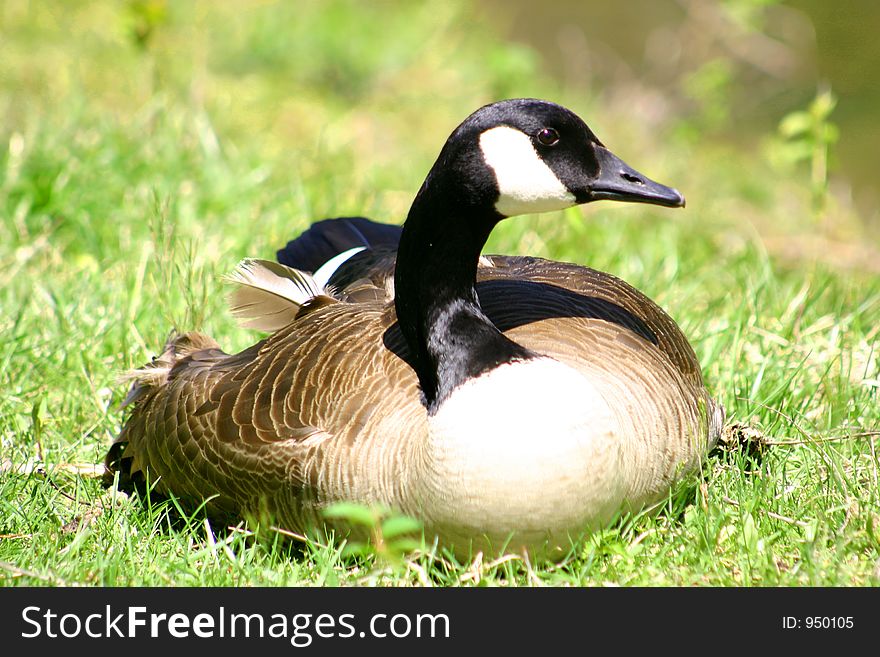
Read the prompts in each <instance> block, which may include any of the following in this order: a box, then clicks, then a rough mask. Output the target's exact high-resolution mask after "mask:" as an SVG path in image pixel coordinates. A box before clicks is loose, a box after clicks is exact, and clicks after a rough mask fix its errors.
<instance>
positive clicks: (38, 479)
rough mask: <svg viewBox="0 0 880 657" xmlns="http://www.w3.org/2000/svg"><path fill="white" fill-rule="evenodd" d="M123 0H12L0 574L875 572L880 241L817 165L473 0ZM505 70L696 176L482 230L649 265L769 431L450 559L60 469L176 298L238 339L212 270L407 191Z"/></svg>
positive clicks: (327, 576)
mask: <svg viewBox="0 0 880 657" xmlns="http://www.w3.org/2000/svg"><path fill="white" fill-rule="evenodd" d="M140 4H142V3H140ZM140 4H139V3H128V4H123V3H109V2H108V3H89V4H88V7H86V6H82V7H80V6H79V5H78V4H77V3H51V2H50V3H27V2H14V1H10V2H7V3H4V5H3V7H2V9H0V12H2V17H0V18H2V22H0V25H2V33H0V62H3V64H2V66H3V73H4V76H3V77H2V82H0V272H2V274H3V277H4V279H3V285H2V286H0V336H2V337H0V390H2V391H3V392H2V394H0V441H2V443H0V454H2V458H0V461H2V471H0V581H2V582H3V583H5V584H7V585H15V584H31V585H43V584H47V585H64V584H112V585H172V584H174V585H222V586H231V585H256V584H271V585H276V584H277V585H285V584H288V585H289V584H308V585H337V584H342V585H354V584H367V585H373V584H378V585H425V584H433V585H452V586H457V585H475V584H480V585H487V584H488V585H533V584H537V583H544V584H551V585H563V584H575V585H600V584H606V583H613V584H622V585H692V584H702V585H725V586H726V585H736V586H740V585H834V586H859V585H878V584H880V539H878V536H880V512H878V508H880V486H878V457H877V435H878V434H877V431H878V429H880V404H878V389H880V370H878V353H877V348H876V345H877V340H878V332H880V281H878V279H877V276H876V262H877V260H876V259H874V256H876V252H874V251H871V250H870V247H866V246H864V244H865V243H870V242H868V236H867V232H866V230H865V229H864V228H863V227H862V226H861V224H860V223H859V221H858V219H857V218H856V217H854V216H853V215H852V212H851V210H850V209H849V208H848V206H847V205H846V204H845V202H844V201H841V200H839V199H836V198H834V197H832V198H831V199H830V200H829V201H828V204H827V207H826V208H825V209H824V211H823V213H822V214H821V215H817V214H816V212H815V210H814V208H813V207H812V205H811V194H812V193H813V191H812V187H811V185H812V182H811V180H810V175H809V172H805V171H804V170H803V169H779V168H775V165H774V164H773V163H772V161H771V160H772V158H765V157H764V155H763V152H764V151H763V149H762V147H761V143H762V140H765V139H766V140H771V141H772V139H774V138H775V137H774V136H773V135H754V136H753V139H752V141H750V142H749V143H748V144H731V143H725V142H721V141H705V142H699V141H696V140H693V139H691V138H688V137H683V136H681V133H682V131H681V130H680V127H681V126H680V125H679V124H678V123H677V119H676V117H675V116H670V117H666V118H661V119H657V120H655V121H653V122H646V121H644V120H642V119H643V117H642V116H641V115H640V114H639V111H638V109H637V108H638V107H640V104H639V103H637V102H632V101H633V99H632V98H631V97H625V98H624V97H623V96H622V95H621V94H620V93H613V92H612V91H611V90H609V91H606V92H603V93H599V92H594V91H592V90H585V89H582V88H577V87H575V86H563V85H561V83H559V82H556V81H554V80H553V79H550V78H548V76H547V75H546V74H544V73H543V72H542V70H541V68H540V66H539V64H538V59H537V57H536V56H535V55H534V54H533V53H531V52H530V51H527V50H524V49H523V48H522V47H520V46H515V45H512V44H508V43H505V42H503V41H501V39H500V37H492V36H489V37H487V36H485V34H486V32H485V30H486V29H487V23H488V21H487V19H486V18H485V17H484V16H481V15H479V14H475V13H474V12H473V11H472V10H471V9H470V8H469V6H468V5H465V4H461V3H443V4H442V5H441V4H431V8H430V9H426V8H425V7H421V8H420V7H419V6H418V5H416V4H414V3H413V4H411V5H410V4H408V3H407V4H401V5H393V6H392V5H388V6H387V7H386V8H385V11H370V10H365V9H361V5H360V4H357V3H354V2H351V3H347V2H334V3H304V4H301V3H296V4H297V7H298V8H297V10H296V11H294V9H293V8H292V5H281V4H277V5H276V4H272V3H269V4H266V3H255V4H254V5H253V6H250V5H249V6H248V7H246V8H245V9H241V10H235V11H233V10H232V9H222V8H216V7H214V6H213V4H210V3H191V4H190V3H186V4H183V3H174V5H173V9H169V10H168V14H167V16H166V17H165V18H164V19H163V18H162V17H161V15H159V17H158V18H156V19H150V20H153V21H154V23H149V24H150V25H152V26H153V27H152V31H151V32H148V36H146V37H144V38H143V39H142V40H141V41H138V39H137V38H135V37H133V36H132V34H133V32H132V26H133V25H136V24H141V27H143V25H142V22H143V20H145V19H143V16H142V14H139V13H138V12H137V11H135V10H133V9H132V7H137V6H140ZM148 4H149V3H148ZM157 6H159V7H161V6H162V3H161V2H160V3H158V4H157ZM138 21H141V23H138ZM148 22H149V21H148ZM352 25H356V26H357V28H358V29H357V30H354V29H352V27H351V26H352ZM138 33H139V34H142V35H143V34H147V33H146V32H144V30H143V29H141V30H140V32H138ZM341 35H345V38H342V37H341ZM679 91H680V90H676V89H674V88H673V89H669V90H666V92H668V93H669V94H672V95H674V94H676V93H678V92H679ZM630 93H639V92H638V91H631V92H630ZM519 95H523V96H526V95H535V96H544V97H550V98H552V99H554V100H557V101H560V102H563V103H564V104H566V105H569V106H570V107H572V108H573V109H575V110H576V111H577V112H578V113H580V114H581V115H582V116H584V117H585V118H586V119H587V120H588V122H589V123H590V124H591V126H592V127H593V128H594V129H595V131H596V132H597V134H598V135H599V136H600V138H601V139H602V140H603V141H604V142H605V143H607V144H609V145H610V146H611V147H612V148H613V149H614V150H615V151H616V152H618V153H619V154H620V155H621V156H622V157H623V158H624V159H625V160H627V161H628V162H630V163H631V164H632V165H633V166H635V167H636V168H638V169H640V170H643V171H645V172H646V173H648V174H649V175H652V176H653V177H656V178H657V179H659V180H661V181H664V182H669V183H672V184H674V185H675V186H677V187H679V188H680V189H682V190H683V191H684V192H685V193H686V195H687V196H688V207H687V209H686V210H684V211H674V212H673V211H664V210H661V209H650V208H643V207H633V206H614V205H611V204H605V205H601V204H596V205H595V206H592V207H587V208H585V209H577V210H570V211H567V212H565V213H556V214H551V215H546V216H540V217H523V218H518V219H514V220H511V221H509V222H506V223H505V224H503V225H502V226H500V227H499V228H498V230H497V231H496V232H495V233H494V234H493V235H492V237H491V241H490V244H489V246H488V247H487V249H486V250H487V252H490V253H491V252H500V253H531V254H534V255H541V256H545V257H552V258H557V259H563V260H570V261H575V262H580V263H584V264H589V265H591V266H594V267H596V268H599V269H603V270H606V271H610V272H613V273H615V274H617V275H618V276H621V277H623V278H624V279H626V280H628V281H629V282H631V283H632V284H633V285H635V286H636V287H638V288H640V289H642V290H643V291H645V292H646V293H647V294H648V295H649V296H651V297H652V298H654V299H655V300H657V301H658V303H660V304H661V305H662V306H664V307H665V308H666V309H667V310H668V311H669V312H670V314H671V315H672V316H673V317H674V318H675V319H676V320H677V321H678V322H679V324H680V325H681V327H682V328H683V330H684V331H685V333H686V334H687V335H688V336H689V337H690V339H691V341H692V344H693V345H694V348H695V350H696V352H697V354H698V356H699V358H700V361H701V363H702V364H703V367H704V372H705V376H706V380H707V384H708V386H709V388H710V390H712V391H713V393H714V394H715V395H716V396H717V397H718V398H719V399H720V400H721V401H722V402H723V403H724V405H725V406H726V408H727V411H728V415H729V416H730V418H731V419H732V420H733V421H736V422H739V423H742V424H749V425H751V426H753V427H755V428H756V429H757V430H758V431H760V432H762V433H763V434H764V435H765V436H766V437H767V438H768V439H769V440H770V442H771V443H772V445H771V446H770V447H769V448H768V449H767V450H766V451H765V452H764V453H763V455H762V456H760V457H759V458H758V457H755V456H750V455H749V454H747V453H746V452H744V451H741V450H734V451H732V452H726V453H722V454H716V455H713V456H712V457H711V458H710V459H709V460H708V461H707V462H706V465H705V468H704V472H703V473H701V474H700V475H699V476H695V477H692V478H690V479H688V480H687V481H685V482H683V483H682V485H681V486H680V487H679V488H678V489H677V490H676V491H674V493H673V494H672V495H671V496H670V499H669V501H668V503H667V504H666V506H665V507H664V509H663V510H662V511H661V512H660V513H659V514H657V515H653V516H649V515H643V516H638V517H633V518H624V519H622V520H621V521H620V522H619V523H618V524H616V525H614V526H613V527H610V528H608V529H607V530H605V531H603V532H599V533H597V534H594V535H593V536H590V537H587V538H585V540H584V541H583V542H582V543H580V544H578V545H577V546H576V547H575V549H574V550H573V552H572V554H571V555H570V557H569V558H568V559H567V560H565V561H564V562H562V563H558V564H529V563H525V562H523V561H522V560H521V559H518V558H509V559H505V560H501V561H492V560H491V559H489V558H488V557H487V558H485V559H482V560H479V559H478V560H476V561H472V562H464V563H460V562H457V561H455V560H454V559H453V558H452V557H451V556H449V555H447V554H444V553H443V552H442V551H441V550H438V549H435V548H432V547H431V546H430V545H429V546H424V547H423V548H422V549H419V550H416V551H414V552H406V553H405V554H403V555H402V556H401V555H398V554H389V553H388V551H387V550H382V549H379V547H381V546H378V547H376V549H372V550H369V549H368V550H360V556H349V555H347V554H346V555H343V550H344V547H345V546H344V544H342V543H325V542H323V541H320V540H317V539H314V540H309V541H307V542H305V543H303V542H302V541H297V540H292V541H285V540H282V538H281V536H280V535H279V534H278V532H274V531H273V530H271V529H267V528H262V529H256V528H253V527H245V526H241V527H238V528H237V529H235V530H234V531H225V530H223V528H218V527H211V526H210V525H207V524H206V523H205V521H204V520H203V519H202V518H201V517H200V516H199V515H198V514H186V513H184V514H183V517H182V518H181V517H180V516H181V514H180V513H179V512H178V510H176V509H175V508H174V506H173V504H172V503H168V502H165V503H161V504H153V505H146V506H145V505H144V504H141V503H139V502H137V501H134V500H131V499H128V498H126V497H124V496H119V495H114V494H113V493H112V492H107V491H105V490H104V489H103V488H102V487H101V485H100V481H99V479H98V478H97V477H96V476H94V475H93V474H90V473H89V472H88V470H87V469H86V470H77V468H78V467H85V466H89V465H95V464H100V463H101V461H102V459H103V456H104V452H105V450H106V448H107V446H108V445H109V443H110V441H111V439H112V437H113V436H114V435H115V434H116V432H117V431H118V429H119V427H120V425H121V423H122V422H123V420H124V413H123V411H121V410H120V409H119V403H120V402H121V400H122V398H123V396H124V394H125V386H124V385H122V384H120V383H119V382H118V377H119V374H120V373H121V372H123V371H125V370H126V369H128V368H131V367H134V366H138V365H140V364H142V363H143V362H145V361H147V360H149V358H150V356H151V355H153V353H155V350H156V349H158V348H159V347H160V345H161V344H162V341H163V339H164V338H165V336H166V334H167V333H168V331H169V329H170V328H171V327H172V326H177V327H179V328H182V329H193V328H199V329H201V330H205V331H207V332H209V333H211V334H212V335H214V336H215V337H216V338H217V339H218V340H219V341H220V342H221V344H223V345H225V346H226V347H227V348H228V349H229V350H233V349H239V348H242V347H244V346H246V345H248V344H250V343H251V342H253V341H254V340H255V339H256V334H254V333H252V332H247V331H243V330H240V329H238V328H236V327H235V324H234V322H233V321H232V320H231V318H230V316H229V314H228V313H227V312H226V310H225V307H224V300H223V296H224V295H223V292H224V286H223V284H222V283H221V281H220V275H221V274H222V273H225V272H227V271H229V270H230V269H231V268H232V267H233V266H234V264H235V263H236V262H237V261H238V260H239V259H240V258H242V257H244V256H259V257H271V256H272V255H273V253H274V251H275V249H276V248H277V247H278V246H280V245H282V244H283V243H284V242H285V241H286V240H287V239H289V238H291V237H293V236H294V235H295V234H297V233H298V232H299V231H300V230H302V229H304V228H305V227H306V226H307V225H308V224H309V222H310V221H312V220H315V219H319V218H322V217H325V216H333V215H343V214H352V213H359V214H366V215H368V216H372V217H374V218H376V219H380V220H391V221H399V220H401V219H402V218H403V216H404V215H405V212H406V210H407V207H408V204H409V202H410V200H411V198H412V196H413V194H414V192H415V190H416V189H417V188H418V185H419V184H420V183H421V179H422V177H423V176H424V174H425V172H426V171H427V169H428V168H429V166H430V164H431V163H432V161H433V158H434V157H436V153H437V152H438V150H439V148H440V146H441V145H442V142H443V141H444V140H445V138H446V136H447V134H448V132H449V131H450V130H451V129H452V128H453V127H454V126H455V125H456V124H457V123H458V122H459V121H460V120H461V119H462V118H463V117H464V116H465V115H466V114H467V113H469V112H470V111H472V110H473V109H475V108H476V107H477V106H479V105H480V104H483V103H485V102H489V101H491V100H494V99H497V98H501V97H506V96H519ZM866 249H867V250H866ZM852 253H855V254H856V255H852V256H851V255H847V254H852ZM866 253H867V254H868V255H864V254H866ZM840 254H844V256H840ZM860 254H861V255H860ZM860 263H862V266H860ZM872 263H873V264H872ZM871 267H875V269H874V270H873V271H870V268H871Z"/></svg>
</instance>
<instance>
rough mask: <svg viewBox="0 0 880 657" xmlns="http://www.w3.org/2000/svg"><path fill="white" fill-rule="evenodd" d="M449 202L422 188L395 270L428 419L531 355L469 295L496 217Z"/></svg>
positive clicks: (403, 327)
mask: <svg viewBox="0 0 880 657" xmlns="http://www.w3.org/2000/svg"><path fill="white" fill-rule="evenodd" d="M450 199H453V200H450ZM454 199H455V196H453V195H441V194H438V193H437V190H435V189H432V188H431V187H430V186H429V185H428V183H426V185H425V186H423V188H422V190H421V191H420V193H419V195H418V196H417V197H416V200H415V202H414V203H413V207H412V208H411V210H410V213H409V216H408V217H407V220H406V223H405V224H404V229H403V234H402V236H401V240H400V245H399V248H398V256H397V265H396V270H395V306H396V310H397V318H398V322H399V324H400V329H401V332H402V333H403V336H404V339H405V340H406V342H407V345H408V347H409V350H410V353H411V354H412V357H413V366H414V368H415V370H416V374H417V375H418V377H419V383H420V385H421V388H422V394H423V396H424V403H425V405H426V406H427V408H428V412H429V413H430V414H433V413H434V412H436V410H437V408H438V407H439V406H440V405H441V404H442V403H443V401H444V400H445V399H446V398H447V397H448V395H449V393H450V392H451V391H452V390H454V389H455V388H456V387H458V386H459V385H460V384H462V383H464V382H465V381H467V380H469V379H470V378H473V377H476V376H479V375H480V374H482V373H483V372H486V371H488V370H490V369H492V368H493V367H496V366H498V365H500V364H502V363H505V362H510V361H512V360H516V359H524V358H527V357H528V356H529V355H530V354H529V352H528V351H527V350H526V349H524V348H523V347H521V346H520V345H517V344H516V343H514V342H512V341H511V340H509V339H508V338H506V337H505V336H504V335H503V334H502V333H501V332H500V331H499V330H498V329H497V328H496V327H495V325H494V324H492V322H491V321H490V320H489V318H488V317H486V315H485V313H483V310H482V308H481V307H480V302H479V299H478V297H477V293H476V289H475V286H476V274H477V262H478V260H479V257H480V251H481V250H482V248H483V246H484V245H485V243H486V240H487V239H488V236H489V233H490V232H491V230H492V228H493V227H494V226H495V224H496V223H497V222H498V221H499V220H500V219H501V218H502V217H501V215H499V214H498V213H497V212H496V211H495V210H494V208H491V206H490V207H489V208H488V209H487V208H485V207H480V206H479V205H476V204H468V203H463V202H460V201H459V202H456V201H455V200H454ZM441 200H442V201H443V202H441Z"/></svg>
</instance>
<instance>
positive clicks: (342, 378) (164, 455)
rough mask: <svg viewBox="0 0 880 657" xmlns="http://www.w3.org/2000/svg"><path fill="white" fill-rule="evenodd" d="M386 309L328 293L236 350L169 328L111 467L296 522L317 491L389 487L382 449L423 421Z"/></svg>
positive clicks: (378, 494) (220, 503)
mask: <svg viewBox="0 0 880 657" xmlns="http://www.w3.org/2000/svg"><path fill="white" fill-rule="evenodd" d="M393 317H394V316H393V310H392V309H391V308H390V307H384V306H383V305H380V304H342V303H338V304H331V305H325V306H321V307H317V308H316V309H314V310H313V311H312V312H310V313H308V314H307V315H305V316H302V317H300V318H298V319H297V320H296V321H294V322H293V323H292V324H291V325H290V326H288V327H287V328H286V329H283V330H281V331H278V332H277V333H275V334H273V335H272V336H271V337H269V338H268V339H266V340H264V341H262V342H260V343H258V344H257V345H254V346H253V347H251V348H249V349H246V350H245V351H243V352H241V353H239V354H233V355H227V354H224V353H223V352H222V351H220V350H219V349H218V348H217V347H216V344H215V343H213V341H210V339H208V338H204V336H199V335H198V334H187V335H184V336H181V337H179V338H175V339H174V340H172V341H171V342H170V343H169V344H168V345H166V349H165V353H163V355H162V356H161V357H160V358H159V359H158V361H157V362H159V363H163V366H164V367H165V369H166V370H167V374H166V375H165V377H164V378H161V379H157V377H156V376H155V375H153V377H152V378H151V379H149V380H147V379H146V378H144V377H142V379H141V380H140V381H137V382H136V383H135V386H134V387H135V388H141V390H139V392H138V393H137V394H136V396H135V400H134V402H133V406H134V407H133V409H132V412H131V416H130V418H129V420H128V422H127V423H126V424H125V426H124V428H123V430H122V432H121V433H120V435H119V437H118V438H117V441H116V444H115V445H114V447H113V448H112V449H111V451H110V453H109V454H108V459H107V463H108V469H109V471H110V472H113V471H115V470H119V471H120V475H121V476H122V478H123V479H125V478H132V479H133V480H134V481H135V482H137V481H139V480H143V479H144V478H146V479H149V480H150V481H153V482H156V480H157V479H158V482H157V483H156V484H155V486H156V488H155V490H157V491H158V492H159V493H163V494H167V493H173V494H174V495H176V496H178V497H183V498H189V499H192V500H193V501H201V500H203V499H205V498H208V497H210V496H214V495H216V496H217V497H215V498H214V499H213V500H211V501H210V502H209V503H208V508H209V510H211V511H212V512H225V513H231V514H236V515H238V514H241V513H246V512H248V513H257V512H260V511H261V510H268V511H270V512H271V513H272V514H273V515H274V516H275V517H276V519H279V520H280V521H283V522H285V523H286V526H288V527H292V528H296V527H301V526H302V525H303V524H304V522H305V521H306V520H307V519H310V518H311V517H312V516H313V515H314V513H315V509H314V508H312V506H313V503H318V504H319V503H321V502H322V501H326V500H329V499H338V498H342V497H346V496H349V495H350V494H352V493H355V494H357V495H358V496H361V497H362V493H365V491H373V492H372V497H373V498H375V500H374V501H377V502H382V501H386V498H389V499H393V498H394V496H395V495H396V494H397V492H396V488H397V487H398V486H399V485H401V483H402V478H401V476H400V475H399V473H394V472H386V471H385V470H387V469H388V467H389V464H393V463H394V460H393V459H391V460H382V454H381V452H382V451H383V450H384V451H387V450H388V449H396V448H395V444H396V442H398V441H402V440H405V439H406V437H407V436H411V435H412V434H413V433H418V432H424V431H425V411H424V408H423V407H422V406H421V404H420V401H419V392H418V389H417V379H416V377H415V374H414V372H413V371H412V370H411V368H410V367H409V366H408V365H407V364H406V363H405V362H404V361H403V360H402V359H401V358H400V357H398V356H397V355H395V354H394V353H393V352H392V351H390V350H389V349H387V348H385V346H384V344H383V339H384V337H385V333H386V330H387V328H388V326H389V325H390V324H391V323H392V322H393ZM183 342H186V343H187V344H192V343H195V347H193V348H189V349H186V350H181V349H180V344H181V343H183ZM371 436H372V437H374V438H375V437H376V436H387V437H388V438H389V440H388V444H387V445H376V444H375V443H376V442H377V441H376V440H375V439H374V440H373V441H372V443H373V444H371V441H370V439H369V438H370V437H371ZM364 469H372V470H373V472H372V474H369V475H365V474H364V473H363V472H361V470H364ZM392 469H393V465H392ZM380 470H382V471H381V472H380ZM352 482H355V483H352ZM357 482H362V485H361V484H358V483H357ZM361 487H363V488H364V489H365V490H356V489H358V488H361ZM363 499H365V501H370V500H369V499H367V498H363ZM386 503H387V502H386ZM267 504H268V506H267ZM304 516H308V517H309V518H306V517H304Z"/></svg>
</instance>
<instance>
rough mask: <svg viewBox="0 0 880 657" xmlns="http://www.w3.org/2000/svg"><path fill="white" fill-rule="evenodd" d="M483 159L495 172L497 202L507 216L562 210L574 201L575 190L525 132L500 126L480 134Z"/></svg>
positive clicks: (501, 211) (498, 208) (496, 207)
mask: <svg viewBox="0 0 880 657" xmlns="http://www.w3.org/2000/svg"><path fill="white" fill-rule="evenodd" d="M480 150H482V151H483V159H484V160H485V161H486V164H488V165H489V167H491V169H492V171H494V172H495V180H497V181H498V190H499V192H500V193H499V195H498V202H497V203H495V209H496V210H498V212H500V213H501V214H503V215H504V216H506V217H512V216H514V215H517V214H527V213H532V212H549V211H551V210H562V209H563V208H568V207H571V206H572V205H574V204H575V198H574V194H572V193H571V192H570V191H568V189H567V188H566V187H565V185H563V184H562V182H560V180H559V178H557V177H556V175H555V174H554V173H553V171H552V170H551V169H550V167H548V166H547V165H546V164H545V163H544V161H543V160H541V158H540V156H539V155H538V153H537V151H535V147H534V146H532V141H531V140H530V139H529V137H528V135H526V134H525V133H524V132H522V131H520V130H517V129H516V128H511V127H508V126H499V127H497V128H492V129H491V130H487V131H486V132H484V133H483V134H481V135H480Z"/></svg>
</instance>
